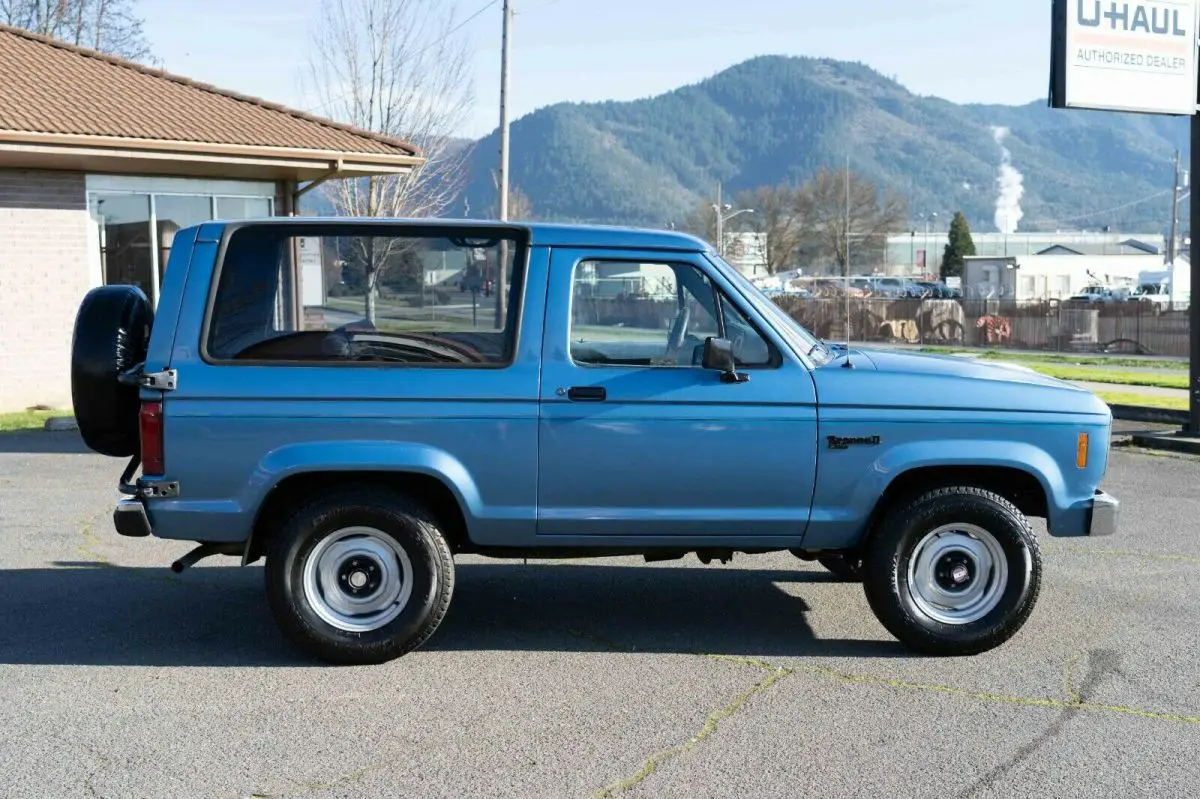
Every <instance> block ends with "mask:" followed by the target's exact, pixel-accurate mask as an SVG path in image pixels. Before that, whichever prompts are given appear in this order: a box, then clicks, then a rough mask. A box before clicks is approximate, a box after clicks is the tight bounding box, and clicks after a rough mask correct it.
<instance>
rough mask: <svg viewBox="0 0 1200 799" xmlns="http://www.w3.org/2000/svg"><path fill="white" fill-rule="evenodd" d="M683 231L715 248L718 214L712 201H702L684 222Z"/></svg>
mask: <svg viewBox="0 0 1200 799" xmlns="http://www.w3.org/2000/svg"><path fill="white" fill-rule="evenodd" d="M683 229H684V231H686V232H687V233H691V234H692V235H693V236H698V237H700V238H702V239H704V240H705V241H707V242H708V243H710V244H712V245H713V246H714V247H715V246H716V244H717V212H716V210H715V209H714V208H713V202H712V200H708V199H704V200H700V202H698V203H697V204H696V207H695V208H693V209H692V212H691V213H690V214H688V216H687V218H686V219H684V220H683Z"/></svg>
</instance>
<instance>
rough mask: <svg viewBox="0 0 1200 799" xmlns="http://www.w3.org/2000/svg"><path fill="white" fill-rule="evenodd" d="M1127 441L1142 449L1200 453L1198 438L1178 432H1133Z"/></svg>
mask: <svg viewBox="0 0 1200 799" xmlns="http://www.w3.org/2000/svg"><path fill="white" fill-rule="evenodd" d="M1129 441H1130V443H1131V444H1133V445H1134V446H1135V447H1141V448H1142V449H1157V450H1165V451H1167V452H1180V453H1184V454H1186V455H1200V438H1195V437H1193V436H1182V435H1179V434H1178V433H1134V434H1133V435H1131V436H1130V437H1129Z"/></svg>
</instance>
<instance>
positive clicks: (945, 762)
mask: <svg viewBox="0 0 1200 799" xmlns="http://www.w3.org/2000/svg"><path fill="white" fill-rule="evenodd" d="M122 465H123V464H122V463H121V462H119V461H115V460H111V459H106V458H102V457H99V456H95V455H90V454H84V450H83V448H82V446H81V445H80V444H79V443H78V442H77V440H76V439H75V438H74V436H73V435H71V434H48V433H38V434H29V435H16V436H0V607H3V611H2V612H0V796H5V797H10V796H11V797H22V799H24V797H34V796H38V797H41V796H46V797H50V796H53V797H73V796H83V797H90V796H102V797H124V796H130V797H148V796H170V797H249V796H256V795H257V796H269V797H283V796H314V797H333V796H347V797H348V796H354V797H364V796H402V795H403V796H422V797H424V796H489V797H495V796H520V797H543V796H544V797H586V796H596V795H602V796H618V795H628V796H646V797H651V796H653V797H710V796H711V797H728V796H739V797H758V796H764V797H766V796H772V797H775V796H789V797H791V796H827V797H833V796H839V797H840V796H882V795H889V796H900V797H909V796H911V797H934V796H937V797H986V796H1038V797H1044V796H1055V797H1075V796H1079V797H1083V796H1087V797H1095V796H1122V797H1130V796H1139V797H1140V796H1185V795H1196V794H1197V792H1200V759H1198V758H1197V757H1196V754H1197V752H1200V665H1198V664H1197V658H1198V656H1200V462H1197V461H1195V460H1189V459H1185V458H1181V457H1165V456H1158V455H1149V454H1143V453H1137V452H1130V451H1118V452H1116V453H1115V454H1114V456H1113V460H1112V465H1111V467H1110V470H1109V476H1108V478H1107V480H1106V482H1105V488H1106V489H1108V490H1109V491H1110V492H1112V493H1113V494H1115V495H1116V496H1118V497H1119V498H1120V499H1121V500H1122V501H1123V507H1122V519H1121V521H1122V529H1121V532H1120V535H1119V536H1118V537H1115V538H1109V539H1100V540H1062V539H1048V538H1046V537H1045V536H1043V539H1042V541H1043V550H1044V554H1045V579H1044V583H1043V589H1042V595H1041V599H1040V601H1039V604H1038V607H1037V609H1036V610H1035V612H1034V615H1033V617H1032V619H1031V620H1030V621H1029V623H1028V624H1027V625H1026V627H1025V628H1024V629H1023V630H1022V632H1021V633H1020V634H1019V635H1018V636H1017V637H1016V638H1015V639H1013V640H1012V641H1010V642H1009V643H1008V644H1006V645H1005V646H1003V647H1001V648H1000V649H998V650H994V651H992V652H990V653H987V654H985V655H981V656H978V657H974V658H965V659H931V658H918V657H912V656H910V655H909V654H908V653H907V652H906V651H905V650H903V649H901V648H900V647H899V646H898V645H897V644H895V643H894V642H893V641H892V640H891V639H890V638H889V637H888V636H887V634H886V633H885V632H884V631H883V629H882V628H881V627H880V626H879V624H878V623H877V622H876V621H875V619H874V617H873V616H872V615H871V613H870V611H869V610H868V608H867V605H866V601H865V600H864V599H863V596H862V592H861V588H860V587H859V586H857V585H852V584H847V583H842V582H838V581H837V580H836V579H835V578H833V577H832V576H830V575H827V574H826V573H825V572H824V571H822V570H820V569H819V567H817V566H815V565H810V564H806V563H802V562H800V561H798V560H795V559H793V558H792V557H791V556H788V555H778V556H760V557H740V558H738V559H736V560H735V561H734V562H733V563H732V564H730V565H724V566H722V565H712V566H704V565H701V564H700V563H699V562H698V561H696V559H695V558H694V557H689V558H688V559H687V560H685V561H681V562H675V563H666V564H649V565H647V564H643V563H641V562H640V561H638V560H636V559H614V560H603V561H576V562H570V563H558V564H547V563H532V562H531V563H529V564H524V563H521V562H519V561H518V562H499V561H487V560H485V559H482V558H464V559H461V560H460V561H459V562H458V585H457V588H456V592H455V598H454V602H453V604H452V606H451V610H450V614H449V616H448V617H447V619H446V621H445V622H444V624H443V625H442V627H441V629H440V630H439V632H438V633H437V635H435V637H434V638H433V639H432V640H431V641H430V642H429V643H428V644H427V645H426V646H425V647H424V648H423V649H421V650H419V651H418V652H416V653H414V654H412V655H410V656H408V657H406V658H403V659H401V660H399V661H396V662H394V663H391V664H388V665H385V666H380V667H366V668H331V667H325V666H319V665H314V664H313V663H311V662H308V661H306V660H305V659H304V658H303V657H301V656H299V655H298V653H297V652H296V651H295V650H293V649H292V648H291V646H290V645H289V644H288V643H287V642H286V641H285V640H284V639H283V638H282V636H281V635H280V634H279V633H278V632H276V629H275V626H274V623H273V621H272V619H271V617H270V615H269V612H268V610H267V606H266V602H265V598H264V595H263V588H262V570H261V567H259V566H253V567H249V568H246V569H239V568H237V566H236V561H235V560H233V559H230V558H214V559H211V560H208V561H204V562H203V563H202V564H201V565H199V566H197V567H195V568H194V569H192V570H190V571H188V572H185V573H184V574H182V575H178V576H177V575H174V574H172V573H171V572H170V571H169V569H168V566H169V564H170V562H171V561H172V560H173V559H174V558H175V557H177V556H179V555H180V554H182V553H183V552H184V551H186V549H187V548H188V547H187V545H186V544H172V543H168V542H162V541H148V540H129V539H122V538H120V537H118V536H117V535H116V534H115V532H113V531H112V528H111V524H110V521H109V513H110V508H111V503H112V501H113V499H114V496H115V481H116V478H117V476H118V475H119V473H120V471H121V467H122ZM1039 529H1043V528H1039Z"/></svg>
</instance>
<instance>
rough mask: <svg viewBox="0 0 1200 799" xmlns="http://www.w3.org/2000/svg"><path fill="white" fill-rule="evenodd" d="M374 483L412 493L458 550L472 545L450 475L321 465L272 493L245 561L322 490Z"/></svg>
mask: <svg viewBox="0 0 1200 799" xmlns="http://www.w3.org/2000/svg"><path fill="white" fill-rule="evenodd" d="M361 487H373V488H379V489H383V490H385V491H392V492H395V493H397V494H401V495H405V496H408V497H411V498H413V499H415V500H417V501H419V502H420V503H421V504H423V505H424V506H426V507H427V508H428V509H429V511H430V512H431V513H432V514H433V515H434V517H435V519H436V521H437V523H438V526H439V527H440V528H441V531H442V534H443V535H444V536H445V538H446V541H447V543H448V544H449V545H450V549H451V551H452V552H459V551H461V550H463V549H464V548H467V547H468V546H469V544H470V535H469V533H468V523H467V514H466V512H465V511H464V509H463V504H462V498H461V497H460V495H459V494H458V493H457V492H456V491H455V490H454V489H453V488H451V485H450V484H449V481H447V480H446V479H445V477H444V476H441V475H436V474H430V473H428V472H424V471H415V470H404V469H398V470H382V469H364V470H347V469H338V470H328V469H315V470H311V471H298V472H295V473H292V474H289V475H287V476H285V477H283V478H282V479H280V480H279V481H278V482H276V483H275V484H274V485H273V486H272V487H271V488H270V489H269V490H268V492H267V493H266V495H265V497H264V498H263V501H262V503H261V504H260V506H259V509H258V513H257V514H256V515H255V518H254V523H253V525H252V527H251V529H250V535H249V536H248V537H247V539H246V543H245V547H244V549H243V553H242V565H247V564H250V563H254V562H255V561H256V560H258V559H259V558H261V557H262V556H263V552H264V549H265V544H266V542H267V541H268V540H269V539H270V537H271V534H272V533H273V531H276V530H278V529H279V527H280V526H281V525H282V524H283V522H284V521H285V520H286V519H287V516H288V514H289V513H290V512H292V511H293V510H294V509H295V508H296V507H297V506H299V505H301V504H303V503H304V502H307V501H309V500H311V499H313V498H315V497H317V496H320V495H322V494H329V493H334V492H337V491H340V490H344V489H348V488H361Z"/></svg>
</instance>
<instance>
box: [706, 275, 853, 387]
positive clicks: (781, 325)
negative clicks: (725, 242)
mask: <svg viewBox="0 0 1200 799" xmlns="http://www.w3.org/2000/svg"><path fill="white" fill-rule="evenodd" d="M708 257H709V258H710V259H711V260H712V261H714V262H716V263H717V265H719V266H722V267H724V270H725V277H727V278H728V279H729V280H730V282H732V283H733V284H734V285H736V286H737V287H738V288H739V289H741V291H742V292H743V294H744V295H745V296H746V299H747V300H749V302H750V303H751V304H752V305H753V306H754V307H755V308H756V309H757V310H758V311H759V313H761V314H763V315H764V316H766V317H767V318H769V319H770V320H771V321H773V322H774V323H775V325H774V327H775V330H777V331H778V332H779V335H781V336H783V337H784V338H785V339H787V342H788V344H790V345H791V346H792V347H793V348H794V349H796V350H797V351H799V352H800V353H802V354H806V355H807V356H808V358H809V360H811V361H813V362H815V363H816V365H817V366H822V365H824V364H826V363H828V362H829V361H831V360H833V358H834V355H833V352H831V351H830V349H829V348H828V347H826V346H825V343H824V342H823V341H821V340H820V339H819V338H817V337H816V336H814V335H813V334H812V333H810V332H809V331H808V330H806V329H805V328H804V327H802V326H801V325H800V323H798V322H797V321H796V320H795V319H793V318H792V317H790V316H788V314H787V312H786V311H784V310H783V309H782V308H780V307H779V306H778V305H776V304H775V303H774V302H772V301H771V300H770V299H768V298H767V297H766V295H764V294H763V293H762V292H761V291H759V290H758V288H757V287H756V286H755V285H754V284H753V283H751V282H750V281H749V280H747V279H746V276H745V275H743V274H742V273H741V272H739V271H738V270H737V269H734V268H733V267H732V266H730V264H729V262H728V261H726V260H724V259H723V258H721V257H720V256H719V255H717V254H715V253H709V254H708Z"/></svg>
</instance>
